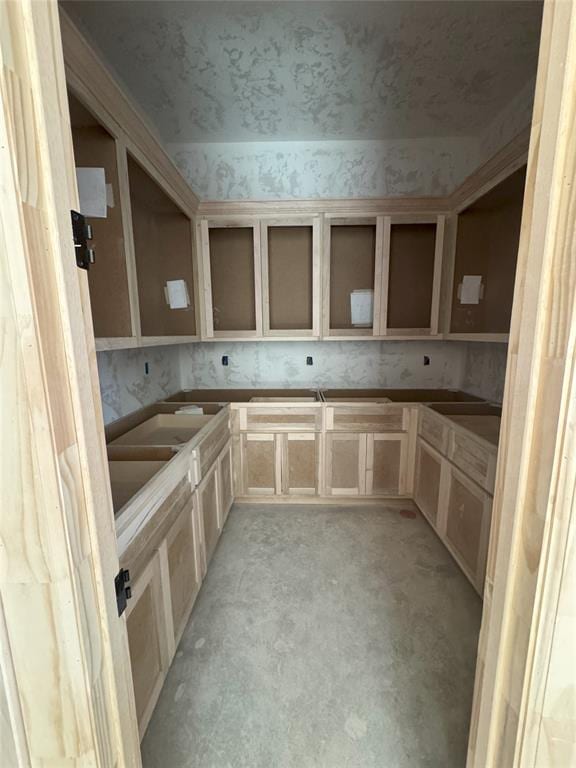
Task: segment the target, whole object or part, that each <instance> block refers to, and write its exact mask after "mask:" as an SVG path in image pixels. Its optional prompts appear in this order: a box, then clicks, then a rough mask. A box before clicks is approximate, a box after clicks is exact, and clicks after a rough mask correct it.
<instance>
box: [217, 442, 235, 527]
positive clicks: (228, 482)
mask: <svg viewBox="0 0 576 768" xmlns="http://www.w3.org/2000/svg"><path fill="white" fill-rule="evenodd" d="M232 476H233V474H232V452H231V451H230V450H229V451H227V452H226V453H225V454H224V456H223V458H222V461H221V463H220V489H221V492H220V499H221V503H222V515H223V516H226V515H227V514H228V511H229V509H230V507H231V505H232V502H233V501H234V489H233V480H232Z"/></svg>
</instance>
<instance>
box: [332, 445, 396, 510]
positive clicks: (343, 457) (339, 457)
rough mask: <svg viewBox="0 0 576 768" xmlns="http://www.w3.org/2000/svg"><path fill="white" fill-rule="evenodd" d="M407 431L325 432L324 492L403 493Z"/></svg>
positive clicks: (370, 494)
mask: <svg viewBox="0 0 576 768" xmlns="http://www.w3.org/2000/svg"><path fill="white" fill-rule="evenodd" d="M407 444H408V435H407V434H406V433H389V432H383V433H373V434H364V433H354V432H331V433H328V434H327V435H326V455H325V469H326V492H327V493H328V495H331V496H402V495H404V494H406V470H407V461H408V457H407V453H406V451H407Z"/></svg>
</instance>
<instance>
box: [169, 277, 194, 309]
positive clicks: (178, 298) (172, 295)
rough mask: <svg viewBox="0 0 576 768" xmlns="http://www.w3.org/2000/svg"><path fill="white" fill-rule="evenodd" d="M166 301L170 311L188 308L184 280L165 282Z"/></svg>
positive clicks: (186, 289)
mask: <svg viewBox="0 0 576 768" xmlns="http://www.w3.org/2000/svg"><path fill="white" fill-rule="evenodd" d="M166 301H167V302H168V304H169V305H170V309H187V308H188V307H189V306H190V296H189V294H188V286H187V285H186V280H168V281H167V282H166Z"/></svg>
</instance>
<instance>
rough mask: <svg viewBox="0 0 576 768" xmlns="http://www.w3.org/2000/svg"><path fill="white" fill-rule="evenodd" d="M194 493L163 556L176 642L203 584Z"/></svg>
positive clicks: (167, 539) (173, 528) (174, 526)
mask: <svg viewBox="0 0 576 768" xmlns="http://www.w3.org/2000/svg"><path fill="white" fill-rule="evenodd" d="M196 500H197V495H196V494H194V495H193V496H192V497H191V499H190V504H189V505H188V506H186V507H185V508H184V509H183V510H182V512H181V513H180V515H179V517H178V518H177V520H176V522H175V523H174V525H173V526H172V528H171V529H170V530H169V532H168V535H167V536H166V558H167V562H168V577H169V582H170V598H171V603H172V623H173V625H174V637H175V643H176V644H177V643H178V641H179V640H180V637H181V635H182V632H183V631H184V627H185V626H186V622H187V621H188V617H189V616H190V612H191V610H192V606H193V605H194V601H195V599H196V595H197V594H198V590H199V589H200V584H201V583H202V561H201V550H200V542H199V531H198V529H199V525H198V521H197V514H198V510H197V508H196V506H197V502H196Z"/></svg>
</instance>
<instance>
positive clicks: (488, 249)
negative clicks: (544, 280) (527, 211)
mask: <svg viewBox="0 0 576 768" xmlns="http://www.w3.org/2000/svg"><path fill="white" fill-rule="evenodd" d="M525 181H526V167H523V168H520V169H519V170H517V171H515V172H514V173H513V174H512V175H510V176H509V177H508V178H506V179H505V180H504V181H502V182H500V183H499V184H498V185H497V186H495V187H493V188H492V189H491V190H490V191H489V192H487V193H486V194H484V195H483V196H482V197H480V198H479V199H477V200H476V201H475V202H474V203H472V204H471V205H470V206H468V207H467V208H466V209H465V210H463V211H460V213H459V214H458V219H457V233H456V242H455V255H454V273H453V274H454V277H453V282H452V297H451V299H452V314H451V318H450V335H453V336H462V335H464V336H466V335H469V334H472V335H474V334H478V335H479V336H485V337H486V338H487V339H490V338H495V339H497V338H498V337H499V336H500V337H501V338H502V339H504V340H505V339H506V338H507V334H508V332H509V330H510V317H511V313H512V300H513V297H514V280H515V277H516V261H517V257H518V244H519V240H520V224H521V218H522V204H523V200H524V185H525ZM474 276H476V277H477V278H479V279H481V289H480V296H479V297H476V298H474V297H472V301H470V297H467V296H465V294H463V292H462V291H463V281H464V280H465V278H466V277H474Z"/></svg>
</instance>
